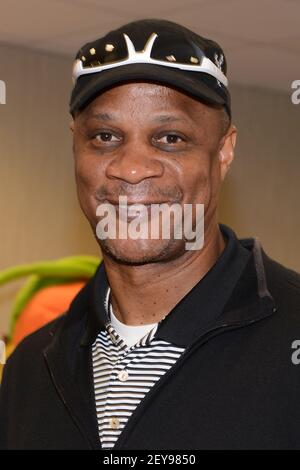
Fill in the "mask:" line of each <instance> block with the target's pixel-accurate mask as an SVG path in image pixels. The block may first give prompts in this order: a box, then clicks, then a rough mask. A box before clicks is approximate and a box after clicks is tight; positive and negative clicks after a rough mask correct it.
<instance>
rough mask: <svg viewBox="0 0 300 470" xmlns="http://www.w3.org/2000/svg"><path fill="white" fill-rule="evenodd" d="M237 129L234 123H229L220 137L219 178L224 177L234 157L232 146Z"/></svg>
mask: <svg viewBox="0 0 300 470" xmlns="http://www.w3.org/2000/svg"><path fill="white" fill-rule="evenodd" d="M236 137H237V129H236V127H235V126H234V125H232V124H231V125H230V127H229V129H228V131H227V132H226V134H225V136H224V137H223V138H222V142H223V143H222V146H221V149H220V151H219V162H220V170H221V180H222V181H223V180H224V179H225V176H226V174H227V171H228V170H229V167H230V165H231V163H232V161H233V159H234V148H235V144H236Z"/></svg>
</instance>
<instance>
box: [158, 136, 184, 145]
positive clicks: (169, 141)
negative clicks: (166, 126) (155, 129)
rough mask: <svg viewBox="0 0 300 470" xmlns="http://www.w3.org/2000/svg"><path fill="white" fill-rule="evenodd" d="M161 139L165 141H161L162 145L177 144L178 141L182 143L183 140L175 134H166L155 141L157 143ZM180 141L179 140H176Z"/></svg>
mask: <svg viewBox="0 0 300 470" xmlns="http://www.w3.org/2000/svg"><path fill="white" fill-rule="evenodd" d="M162 139H165V140H164V141H163V143H164V144H178V143H179V142H180V141H182V142H183V138H182V137H180V135H177V134H166V135H164V136H163V137H160V138H159V139H157V140H158V141H162ZM178 139H180V140H178Z"/></svg>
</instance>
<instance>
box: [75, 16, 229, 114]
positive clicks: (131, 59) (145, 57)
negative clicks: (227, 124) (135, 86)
mask: <svg viewBox="0 0 300 470" xmlns="http://www.w3.org/2000/svg"><path fill="white" fill-rule="evenodd" d="M226 74H227V63H226V58H225V54H224V52H223V50H222V49H221V47H220V46H219V45H218V44H217V43H216V42H215V41H212V40H210V39H207V38H204V37H202V36H199V35H198V34H196V33H194V32H193V31H191V30H189V29H187V28H185V27H184V26H181V25H179V24H177V23H174V22H171V21H167V20H159V19H145V20H138V21H133V22H131V23H128V24H126V25H124V26H121V27H120V28H118V29H116V30H113V31H111V32H109V33H108V34H106V35H105V36H103V37H101V38H99V39H96V40H95V41H92V42H89V43H87V44H85V45H84V46H83V47H82V48H81V49H80V50H79V51H78V53H77V55H76V58H75V62H74V66H73V83H74V87H73V90H72V94H71V99H70V113H71V114H72V115H74V113H75V111H77V110H81V109H83V108H84V107H85V106H86V105H87V104H88V103H90V102H91V101H92V100H93V99H94V98H95V97H96V96H97V95H99V94H100V93H101V92H102V91H104V90H105V89H107V88H109V87H111V86H112V85H117V84H120V83H125V82H128V81H131V80H143V81H144V80H146V81H147V80H149V81H151V82H157V83H161V84H165V85H169V86H172V87H174V88H177V89H178V90H180V91H183V92H185V93H187V94H190V95H191V96H193V97H194V98H196V99H199V100H201V101H203V102H205V103H207V104H211V105H223V106H224V107H225V109H226V110H227V112H228V114H229V116H231V107H230V94H229V91H228V88H227V85H228V81H227V77H226Z"/></svg>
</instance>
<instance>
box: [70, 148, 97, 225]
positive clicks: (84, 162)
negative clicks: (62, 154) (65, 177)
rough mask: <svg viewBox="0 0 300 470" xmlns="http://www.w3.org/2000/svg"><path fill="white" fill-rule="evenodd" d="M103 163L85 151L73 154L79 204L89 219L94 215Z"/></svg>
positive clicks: (93, 217) (92, 218)
mask: <svg viewBox="0 0 300 470" xmlns="http://www.w3.org/2000/svg"><path fill="white" fill-rule="evenodd" d="M103 175H104V169H103V163H102V162H101V161H100V159H98V158H95V157H93V156H91V155H88V154H86V153H81V154H76V156H75V177H76V185H77V195H78V199H79V203H80V206H81V208H82V210H83V212H84V213H85V215H86V216H87V217H88V219H89V220H90V221H92V220H94V219H95V217H96V208H97V201H96V199H95V195H96V192H97V190H98V188H99V186H101V184H102V182H103Z"/></svg>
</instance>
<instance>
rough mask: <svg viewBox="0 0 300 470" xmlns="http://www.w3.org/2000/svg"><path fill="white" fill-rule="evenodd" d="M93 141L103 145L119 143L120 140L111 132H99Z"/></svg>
mask: <svg viewBox="0 0 300 470" xmlns="http://www.w3.org/2000/svg"><path fill="white" fill-rule="evenodd" d="M93 140H95V141H96V143H102V142H119V140H120V139H119V138H118V137H116V136H115V135H113V134H112V133H111V132H98V133H97V134H96V135H94V137H93Z"/></svg>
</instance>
